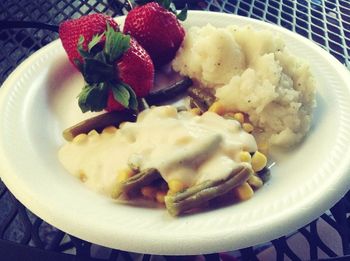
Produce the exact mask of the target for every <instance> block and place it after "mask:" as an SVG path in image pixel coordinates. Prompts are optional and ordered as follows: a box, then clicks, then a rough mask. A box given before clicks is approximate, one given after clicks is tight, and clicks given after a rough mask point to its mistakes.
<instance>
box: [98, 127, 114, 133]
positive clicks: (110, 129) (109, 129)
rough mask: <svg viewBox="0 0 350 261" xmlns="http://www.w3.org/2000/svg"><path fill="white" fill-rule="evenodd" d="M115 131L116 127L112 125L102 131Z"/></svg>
mask: <svg viewBox="0 0 350 261" xmlns="http://www.w3.org/2000/svg"><path fill="white" fill-rule="evenodd" d="M116 131H117V128H116V127H114V126H108V127H106V128H104V129H103V131H102V133H110V134H113V133H115V132H116Z"/></svg>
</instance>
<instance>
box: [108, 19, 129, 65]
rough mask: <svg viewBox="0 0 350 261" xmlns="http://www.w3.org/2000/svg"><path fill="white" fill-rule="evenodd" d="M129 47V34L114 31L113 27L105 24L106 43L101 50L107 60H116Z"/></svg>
mask: <svg viewBox="0 0 350 261" xmlns="http://www.w3.org/2000/svg"><path fill="white" fill-rule="evenodd" d="M129 47H130V36H129V35H123V34H122V33H116V32H115V31H114V30H113V28H112V27H111V26H110V25H109V24H107V31H106V43H105V47H104V50H103V51H104V54H105V56H106V59H107V61H109V62H113V61H116V60H118V59H119V58H120V57H121V56H122V55H123V53H124V52H125V51H126V50H128V49H129Z"/></svg>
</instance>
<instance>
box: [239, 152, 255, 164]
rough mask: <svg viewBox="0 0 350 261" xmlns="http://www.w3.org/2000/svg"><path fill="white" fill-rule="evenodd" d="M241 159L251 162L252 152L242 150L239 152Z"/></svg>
mask: <svg viewBox="0 0 350 261" xmlns="http://www.w3.org/2000/svg"><path fill="white" fill-rule="evenodd" d="M239 159H240V160H241V161H242V162H248V163H250V162H251V160H252V156H250V153H249V152H248V151H241V152H240V153H239Z"/></svg>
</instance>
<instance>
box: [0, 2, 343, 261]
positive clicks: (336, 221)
mask: <svg viewBox="0 0 350 261" xmlns="http://www.w3.org/2000/svg"><path fill="white" fill-rule="evenodd" d="M185 2H187V3H188V4H189V6H190V9H199V10H209V11H215V12H226V13H233V14H237V15H241V16H247V17H251V18H254V19H258V20H263V21H266V22H269V23H274V24H278V25H280V26H283V27H285V28H287V29H289V30H291V31H294V32H296V33H298V34H301V35H303V36H304V37H306V38H309V39H311V40H313V41H314V42H316V43H317V44H318V45H320V46H321V47H323V48H324V49H325V50H327V51H328V52H329V53H331V54H332V55H333V56H335V57H336V58H337V59H338V60H339V61H340V62H341V63H343V64H344V65H345V66H347V67H348V68H349V69H350V55H349V54H350V2H349V1H348V0H278V1H277V0H208V1H205V0H199V1H196V0H187V1H186V0H178V1H175V3H176V5H177V6H178V7H181V6H183V5H184V3H185ZM126 7H127V5H126V4H125V3H124V2H118V1H117V0H84V1H79V0H37V1H30V0H19V1H14V0H2V1H1V2H0V50H1V52H0V84H1V83H2V82H3V81H4V80H5V79H6V77H7V76H8V75H9V74H10V73H11V72H12V71H13V70H14V69H15V68H16V66H17V65H18V64H20V63H21V62H22V61H23V60H24V59H25V58H27V57H28V56H29V55H30V54H31V53H33V52H35V51H36V50H38V49H39V48H41V47H42V46H44V45H46V44H48V43H50V42H51V41H53V40H55V39H57V38H58V35H57V33H55V32H51V31H49V30H43V29H28V28H22V29H8V28H5V26H4V21H5V20H16V21H37V22H42V23H50V24H58V23H59V22H61V21H62V20H65V19H68V18H76V17H79V16H81V15H84V14H89V13H94V12H103V13H106V14H108V15H112V16H116V15H122V14H125V12H126ZM349 200H350V193H348V194H347V195H346V196H345V197H344V198H343V199H341V200H340V201H339V202H338V203H337V204H336V205H335V206H333V207H332V208H331V209H330V210H329V211H327V212H326V213H324V214H323V215H322V216H321V217H319V218H318V219H317V220H315V221H313V222H311V223H310V224H308V225H307V226H305V227H303V228H300V229H299V230H298V231H295V232H294V233H292V234H290V235H285V236H284V237H281V238H278V239H275V240H273V241H271V242H266V243H265V244H261V245H258V246H251V247H249V248H246V249H241V250H239V251H234V252H230V253H215V254H212V255H206V256H203V257H171V256H165V257H160V256H149V255H142V254H135V253H127V252H123V251H120V250H116V249H107V248H104V247H101V246H97V245H93V244H91V243H89V242H86V241H83V240H81V239H78V238H75V237H73V236H71V235H68V234H66V233H64V232H63V231H60V230H58V229H56V228H55V227H52V226H51V225H49V224H47V223H46V222H45V221H43V220H41V219H40V218H38V217H37V216H35V215H34V214H32V213H31V212H30V211H29V210H28V209H26V208H25V207H24V206H23V205H22V204H21V203H20V202H18V201H17V200H16V199H15V198H14V196H13V195H12V194H11V193H10V192H9V191H8V190H7V188H6V187H5V185H4V184H3V183H2V182H1V180H0V257H1V260H4V259H5V260H135V259H138V260H140V259H143V260H150V259H152V260H203V259H207V260H212V259H213V260H219V259H221V260H275V259H277V260H319V259H321V258H323V259H327V260H340V259H344V260H350V256H348V255H350V244H349V239H350V218H349V216H350V201H349Z"/></svg>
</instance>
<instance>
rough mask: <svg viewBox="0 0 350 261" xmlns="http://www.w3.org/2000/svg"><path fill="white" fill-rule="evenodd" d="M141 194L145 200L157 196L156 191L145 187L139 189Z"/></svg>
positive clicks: (153, 188)
mask: <svg viewBox="0 0 350 261" xmlns="http://www.w3.org/2000/svg"><path fill="white" fill-rule="evenodd" d="M141 194H142V195H143V196H144V197H145V198H147V199H155V198H156V195H157V189H156V188H155V187H151V186H145V187H143V188H141Z"/></svg>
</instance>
